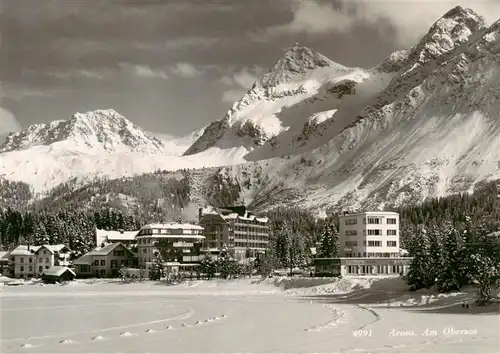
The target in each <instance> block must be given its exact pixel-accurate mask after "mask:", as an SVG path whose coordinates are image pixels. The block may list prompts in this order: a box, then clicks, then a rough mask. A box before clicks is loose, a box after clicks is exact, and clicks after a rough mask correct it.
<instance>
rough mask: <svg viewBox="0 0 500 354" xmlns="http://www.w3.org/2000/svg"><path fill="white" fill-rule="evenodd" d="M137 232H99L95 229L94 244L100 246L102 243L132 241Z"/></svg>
mask: <svg viewBox="0 0 500 354" xmlns="http://www.w3.org/2000/svg"><path fill="white" fill-rule="evenodd" d="M138 232H139V231H123V232H122V231H114V230H111V231H108V230H100V229H96V243H97V244H98V245H100V244H101V243H103V242H106V239H108V241H110V242H113V241H121V240H123V241H125V240H126V241H133V240H135V236H136V235H137V233H138Z"/></svg>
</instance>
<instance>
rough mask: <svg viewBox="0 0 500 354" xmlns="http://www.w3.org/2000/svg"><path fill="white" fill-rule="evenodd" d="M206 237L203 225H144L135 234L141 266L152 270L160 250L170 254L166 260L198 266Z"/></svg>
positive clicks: (147, 271)
mask: <svg viewBox="0 0 500 354" xmlns="http://www.w3.org/2000/svg"><path fill="white" fill-rule="evenodd" d="M204 240H205V236H204V235H203V227H201V226H199V225H194V224H184V223H157V224H149V225H145V226H143V227H142V228H141V230H139V232H138V233H137V235H136V244H137V251H138V257H139V267H140V268H143V269H145V270H146V273H147V274H149V270H150V269H151V267H152V265H153V262H154V259H155V256H156V253H157V252H159V253H160V254H162V255H168V256H167V257H166V258H168V259H163V261H164V262H165V263H173V264H177V265H178V266H179V267H180V268H183V269H182V270H186V269H187V268H189V267H196V266H197V265H198V262H199V261H200V259H201V256H200V254H201V249H202V247H203V243H204ZM160 248H161V250H160ZM164 258H165V257H164ZM147 274H146V276H147Z"/></svg>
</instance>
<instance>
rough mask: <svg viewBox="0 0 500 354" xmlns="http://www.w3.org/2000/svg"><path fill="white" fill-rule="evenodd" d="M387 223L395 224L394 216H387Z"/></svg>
mask: <svg viewBox="0 0 500 354" xmlns="http://www.w3.org/2000/svg"><path fill="white" fill-rule="evenodd" d="M387 224H388V225H396V218H388V219H387Z"/></svg>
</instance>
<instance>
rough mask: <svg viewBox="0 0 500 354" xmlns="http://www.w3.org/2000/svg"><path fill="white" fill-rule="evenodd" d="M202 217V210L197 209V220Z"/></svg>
mask: <svg viewBox="0 0 500 354" xmlns="http://www.w3.org/2000/svg"><path fill="white" fill-rule="evenodd" d="M202 217H203V208H198V219H201V218H202Z"/></svg>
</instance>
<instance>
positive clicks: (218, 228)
mask: <svg viewBox="0 0 500 354" xmlns="http://www.w3.org/2000/svg"><path fill="white" fill-rule="evenodd" d="M268 221H269V220H268V218H266V217H257V216H255V215H253V214H252V213H251V212H250V211H248V210H247V208H246V207H245V206H234V207H226V208H219V209H217V210H213V211H204V210H203V209H202V208H200V211H199V224H200V226H201V227H203V229H204V235H205V237H206V238H205V247H206V248H208V249H209V250H210V252H211V253H212V254H214V255H217V254H219V253H220V252H221V250H224V249H226V250H227V251H228V252H229V254H231V255H232V256H233V257H234V258H236V259H237V260H242V259H246V258H253V257H257V255H258V254H259V253H264V252H265V251H266V249H267V247H268V243H269V226H268Z"/></svg>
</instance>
